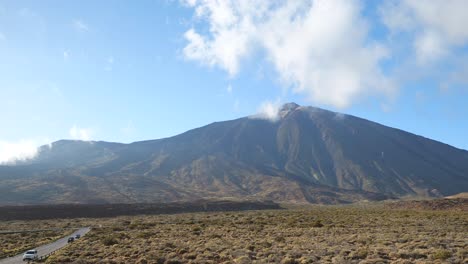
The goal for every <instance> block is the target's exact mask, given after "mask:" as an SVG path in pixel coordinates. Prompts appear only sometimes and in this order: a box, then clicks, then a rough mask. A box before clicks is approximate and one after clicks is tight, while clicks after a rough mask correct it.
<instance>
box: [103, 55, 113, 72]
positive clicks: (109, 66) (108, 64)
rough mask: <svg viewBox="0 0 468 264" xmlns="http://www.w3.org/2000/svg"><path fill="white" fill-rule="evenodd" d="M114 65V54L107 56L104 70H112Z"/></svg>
mask: <svg viewBox="0 0 468 264" xmlns="http://www.w3.org/2000/svg"><path fill="white" fill-rule="evenodd" d="M113 66H114V56H109V57H107V59H106V66H105V67H104V70H105V71H112V69H113Z"/></svg>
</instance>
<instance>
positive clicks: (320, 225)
mask: <svg viewBox="0 0 468 264" xmlns="http://www.w3.org/2000/svg"><path fill="white" fill-rule="evenodd" d="M312 227H323V224H322V221H320V220H315V221H314V222H313V223H312Z"/></svg>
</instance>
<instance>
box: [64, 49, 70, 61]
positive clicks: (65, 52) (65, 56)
mask: <svg viewBox="0 0 468 264" xmlns="http://www.w3.org/2000/svg"><path fill="white" fill-rule="evenodd" d="M69 57H70V53H68V51H64V52H63V59H64V60H68V58H69Z"/></svg>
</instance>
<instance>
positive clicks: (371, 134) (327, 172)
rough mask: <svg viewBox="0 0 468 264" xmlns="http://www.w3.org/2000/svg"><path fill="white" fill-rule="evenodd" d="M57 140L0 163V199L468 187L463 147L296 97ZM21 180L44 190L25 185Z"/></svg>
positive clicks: (388, 192) (376, 195) (375, 196)
mask: <svg viewBox="0 0 468 264" xmlns="http://www.w3.org/2000/svg"><path fill="white" fill-rule="evenodd" d="M51 146H52V147H41V149H40V151H39V154H38V156H37V157H36V158H35V159H34V160H31V161H27V162H24V163H20V165H17V166H0V191H2V190H5V191H6V194H4V195H3V196H2V195H1V193H2V192H0V201H3V203H5V201H7V202H6V203H13V202H14V199H18V201H19V203H26V204H28V203H60V202H77V203H88V202H90V201H94V202H103V203H108V202H111V203H113V202H159V201H179V200H190V199H205V198H229V197H231V198H234V199H271V200H274V201H280V202H282V201H284V202H309V203H347V202H355V201H360V200H382V199H387V198H398V197H406V196H410V197H411V196H413V197H415V196H422V197H440V196H446V195H451V194H456V193H459V192H463V191H467V189H468V152H467V151H466V150H463V149H458V148H455V147H452V146H450V145H448V144H444V143H440V142H437V141H434V140H431V139H427V138H424V137H422V136H418V135H415V134H412V133H409V132H405V131H403V130H400V129H396V128H391V127H387V126H384V125H381V124H378V123H376V122H372V121H369V120H366V119H363V118H359V117H355V116H352V115H345V114H341V113H336V112H332V111H328V110H324V109H321V108H316V107H304V106H299V105H297V104H295V103H288V104H285V105H283V107H282V108H280V110H279V112H278V118H277V119H276V120H275V121H270V120H265V119H262V118H261V117H260V116H248V117H242V118H238V119H233V120H228V121H221V122H214V123H211V124H208V125H206V126H202V127H199V128H195V129H191V130H188V131H186V132H184V133H181V134H179V135H176V136H173V137H168V138H163V139H156V140H146V141H137V142H132V143H128V144H123V143H114V142H105V141H93V142H82V141H66V140H62V141H57V142H54V143H53V144H52V145H51ZM28 168H30V169H28ZM33 168H34V169H33ZM12 174H13V175H17V177H16V178H15V177H12V176H11V175H12ZM8 175H10V176H8ZM5 179H10V180H9V181H7V180H5ZM15 179H16V180H15ZM21 179H23V180H21ZM24 179H29V180H31V181H33V182H35V186H36V187H37V186H40V188H38V189H37V190H35V189H32V188H29V187H30V186H28V185H26V186H24V181H25V180H24ZM2 187H3V188H2ZM7 187H8V188H7ZM18 188H19V189H20V190H22V192H21V191H20V192H18V191H16V190H17V189H18ZM83 194H86V195H87V196H89V198H86V199H84V198H83V197H82V195H83ZM9 197H12V198H9ZM13 198H14V199H13Z"/></svg>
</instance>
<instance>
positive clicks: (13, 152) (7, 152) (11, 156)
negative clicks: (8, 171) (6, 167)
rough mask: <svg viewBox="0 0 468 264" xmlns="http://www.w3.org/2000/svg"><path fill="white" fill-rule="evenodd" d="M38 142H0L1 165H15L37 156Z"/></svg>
mask: <svg viewBox="0 0 468 264" xmlns="http://www.w3.org/2000/svg"><path fill="white" fill-rule="evenodd" d="M37 151H38V142H37V141H34V140H19V141H0V164H13V163H15V162H17V161H24V160H28V159H32V158H34V157H35V156H36V155H37Z"/></svg>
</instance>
